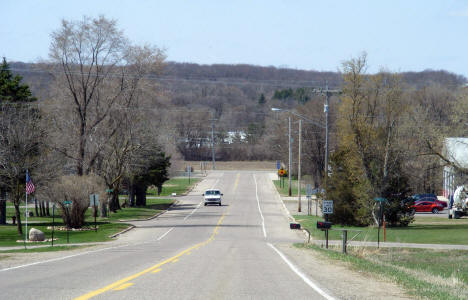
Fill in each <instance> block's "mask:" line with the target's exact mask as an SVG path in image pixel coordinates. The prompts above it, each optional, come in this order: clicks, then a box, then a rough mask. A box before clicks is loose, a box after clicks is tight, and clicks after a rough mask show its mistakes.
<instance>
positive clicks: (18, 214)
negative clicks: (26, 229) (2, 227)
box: [14, 203, 23, 235]
mask: <svg viewBox="0 0 468 300" xmlns="http://www.w3.org/2000/svg"><path fill="white" fill-rule="evenodd" d="M14 206H15V214H16V224H17V228H18V234H19V235H23V228H21V212H20V207H19V204H16V203H15V204H14Z"/></svg>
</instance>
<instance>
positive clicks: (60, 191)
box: [44, 175, 106, 228]
mask: <svg viewBox="0 0 468 300" xmlns="http://www.w3.org/2000/svg"><path fill="white" fill-rule="evenodd" d="M45 190H46V191H45V192H44V193H45V194H46V195H45V196H46V197H47V198H48V199H49V200H50V201H52V202H54V203H55V204H56V205H57V206H58V207H60V209H61V211H62V219H63V222H64V223H65V225H67V226H68V227H69V228H81V227H82V226H83V225H84V223H85V213H86V211H87V210H88V207H89V195H91V194H100V195H101V196H100V199H104V198H105V195H106V194H105V192H104V184H103V182H102V180H101V179H100V178H99V177H97V176H94V175H87V176H62V177H60V178H59V179H58V180H57V181H56V182H53V183H51V184H49V187H48V189H45ZM101 201H102V200H101ZM67 202H71V204H67Z"/></svg>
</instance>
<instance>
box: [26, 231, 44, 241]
mask: <svg viewBox="0 0 468 300" xmlns="http://www.w3.org/2000/svg"><path fill="white" fill-rule="evenodd" d="M29 240H30V241H33V242H42V241H44V240H45V234H44V232H42V231H40V230H39V229H36V228H31V230H29Z"/></svg>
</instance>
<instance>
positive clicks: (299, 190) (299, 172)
mask: <svg viewBox="0 0 468 300" xmlns="http://www.w3.org/2000/svg"><path fill="white" fill-rule="evenodd" d="M271 110H272V111H283V112H288V113H291V114H293V115H295V116H297V117H299V155H298V166H297V168H298V170H297V171H298V172H297V173H298V174H297V175H298V176H297V177H298V178H297V179H298V180H297V181H298V192H297V193H298V198H299V199H298V206H297V211H298V212H301V192H302V191H301V135H302V120H304V121H306V122H309V123H311V124H313V125H315V126H318V127H320V128H323V129H325V166H324V167H325V178H326V177H327V176H328V93H327V100H326V104H325V105H324V112H325V124H321V123H319V122H316V121H314V120H311V119H309V118H307V117H305V116H303V115H300V114H298V113H295V112H293V111H290V110H287V109H282V108H276V107H272V108H271ZM288 119H289V190H288V193H289V196H291V117H289V118H288ZM325 180H326V179H325Z"/></svg>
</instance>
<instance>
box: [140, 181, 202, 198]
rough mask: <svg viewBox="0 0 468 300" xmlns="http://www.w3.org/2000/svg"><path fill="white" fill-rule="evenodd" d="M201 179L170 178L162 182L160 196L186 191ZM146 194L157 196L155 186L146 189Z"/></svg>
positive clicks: (179, 193) (180, 193)
mask: <svg viewBox="0 0 468 300" xmlns="http://www.w3.org/2000/svg"><path fill="white" fill-rule="evenodd" d="M199 181H201V178H190V181H189V178H188V177H176V178H171V179H169V180H168V181H166V182H165V183H164V184H163V187H162V191H161V194H160V195H159V196H160V197H166V196H171V195H172V194H173V193H176V194H177V195H182V194H184V193H186V192H187V191H188V190H190V188H191V187H192V186H194V185H195V184H197V183H198V182H199ZM147 195H151V196H158V190H157V189H155V188H150V189H148V192H147Z"/></svg>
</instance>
